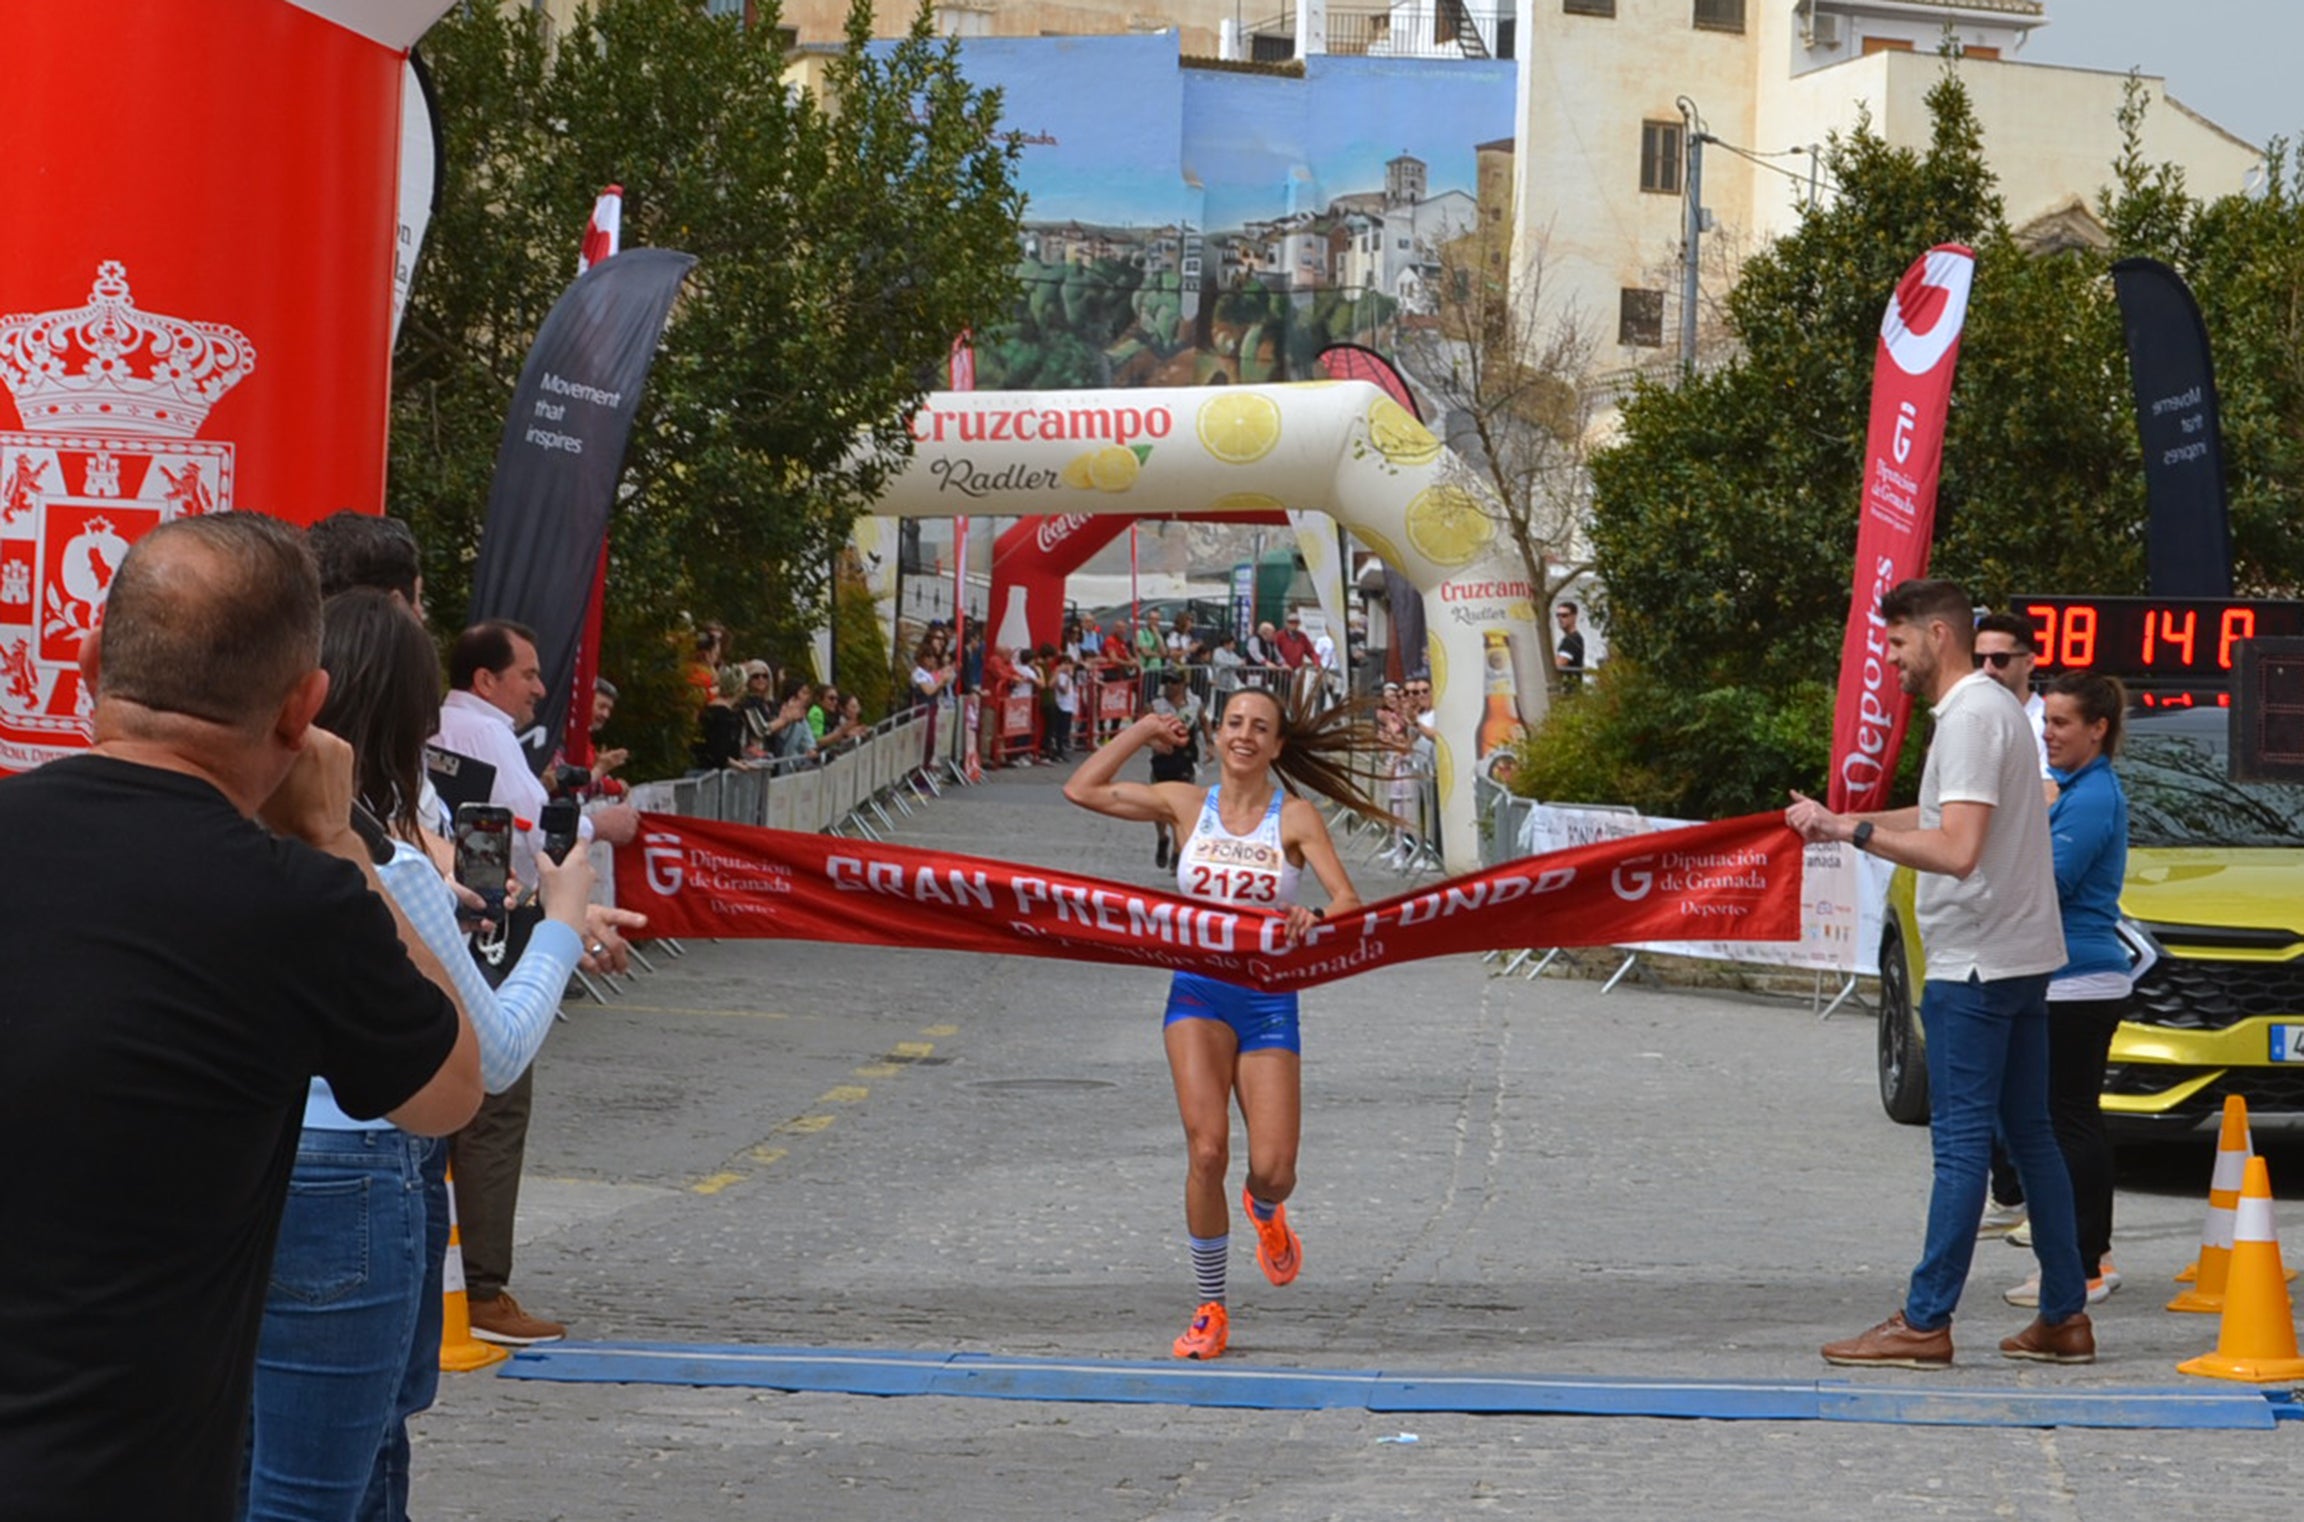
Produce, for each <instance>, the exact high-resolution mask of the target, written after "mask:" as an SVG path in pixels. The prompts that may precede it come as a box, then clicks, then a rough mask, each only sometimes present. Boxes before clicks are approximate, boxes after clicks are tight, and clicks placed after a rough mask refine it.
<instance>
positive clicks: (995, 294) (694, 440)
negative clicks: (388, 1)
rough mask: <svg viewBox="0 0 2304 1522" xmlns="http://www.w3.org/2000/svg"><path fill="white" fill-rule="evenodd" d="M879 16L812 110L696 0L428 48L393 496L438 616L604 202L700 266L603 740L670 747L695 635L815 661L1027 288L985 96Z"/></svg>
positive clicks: (610, 631)
mask: <svg viewBox="0 0 2304 1522" xmlns="http://www.w3.org/2000/svg"><path fill="white" fill-rule="evenodd" d="M871 17H872V13H871V7H870V5H869V4H868V3H864V0H859V4H858V5H857V6H856V8H855V9H854V10H853V12H852V13H851V15H850V18H849V26H848V40H847V45H846V47H845V48H844V50H843V51H842V52H841V53H840V55H839V56H838V57H837V58H835V59H833V60H832V61H831V63H830V64H829V67H828V70H827V76H826V100H827V103H823V104H820V103H819V102H818V101H817V100H816V99H815V98H814V97H812V96H810V95H808V94H807V93H805V92H800V91H795V90H793V89H792V88H791V87H790V86H789V85H788V84H787V82H786V80H785V78H784V71H785V66H786V61H787V60H786V58H785V54H784V51H783V48H782V45H781V43H780V42H779V40H778V34H777V29H776V27H775V26H774V25H773V24H772V23H773V18H772V17H770V18H764V19H763V20H762V21H761V22H760V23H759V24H755V25H753V26H749V27H746V26H743V25H741V24H739V22H738V21H737V20H736V19H734V18H722V17H713V16H708V15H706V14H705V11H704V7H703V6H702V5H701V4H700V3H698V0H602V3H601V4H599V5H598V6H597V7H596V8H593V9H588V10H583V11H579V12H578V14H577V16H576V17H575V19H574V20H573V22H571V23H570V24H569V25H568V26H566V27H565V28H563V29H562V31H561V33H560V35H559V36H558V37H557V39H554V40H548V39H547V38H546V36H545V35H544V31H543V26H542V22H541V19H540V17H539V16H538V15H537V14H536V13H534V12H533V11H531V10H530V9H528V8H526V7H519V8H512V7H502V6H496V5H474V6H463V7H459V8H458V9H457V10H456V11H455V12H453V13H451V14H450V16H449V17H447V18H446V19H444V20H443V21H442V22H441V23H440V24H439V25H438V26H437V27H435V28H434V29H433V31H432V33H431V34H430V35H429V36H428V37H427V39H426V41H425V44H424V52H425V55H426V58H427V60H428V61H429V63H430V65H431V67H432V70H433V75H434V79H435V82H436V83H437V85H438V88H439V94H440V101H441V129H442V135H443V137H444V139H445V142H446V149H447V152H446V162H445V165H444V170H443V172H444V181H445V195H444V204H443V205H442V208H441V211H440V214H439V215H438V216H437V217H436V218H435V219H434V222H433V225H432V230H431V234H430V238H429V241H428V247H427V250H426V255H425V260H424V264H423V267H422V269H421V270H420V271H419V273H418V277H417V281H416V286H415V291H414V295H413V298H412V300H411V303H410V307H409V311H408V314H407V317H406V319H405V321H404V323H403V326H402V332H401V340H400V347H399V350H398V353H397V355H396V356H395V366H394V380H393V428H392V473H391V482H390V488H389V495H390V502H391V505H392V508H393V510H394V511H395V512H396V513H399V514H401V515H403V516H405V517H407V518H408V519H409V520H410V521H411V522H412V523H413V525H414V526H415V527H416V529H417V532H418V535H419V537H420V538H421V539H422V540H423V542H424V545H425V550H426V557H427V560H426V580H427V583H428V585H429V586H430V588H431V589H432V598H433V601H434V603H435V606H437V607H438V609H439V610H440V612H441V614H442V616H443V618H445V619H458V618H461V616H462V614H463V610H464V606H465V603H466V600H467V596H468V590H467V589H468V587H469V584H470V568H471V564H472V560H473V557H474V555H475V554H476V552H477V548H478V539H479V534H480V528H481V524H482V522H483V521H484V518H485V512H486V503H487V495H488V481H489V477H490V475H491V472H492V471H493V468H494V463H495V454H496V447H497V442H498V438H499V435H500V432H501V429H502V427H503V419H504V413H505V408H506V406H507V405H508V403H509V401H510V398H511V393H512V388H513V384H514V382H515V381H516V380H517V378H518V375H519V370H520V365H521V363H522V361H523V360H524V359H525V358H526V355H527V351H528V346H529V344H530V343H531V341H532V340H533V338H534V335H535V332H536V328H537V325H538V324H539V323H540V322H541V321H542V320H543V317H544V315H545V313H546V312H547V311H549V310H550V308H551V305H552V302H553V301H554V300H555V299H557V297H558V296H559V294H560V293H561V291H562V290H563V289H565V287H566V285H567V283H568V281H569V279H570V278H571V277H572V276H573V274H574V259H575V244H576V239H577V235H578V234H579V233H580V232H581V231H582V229H583V226H584V219H585V216H586V213H587V211H588V209H589V207H590V205H591V202H592V198H593V196H594V195H595V194H596V193H597V192H598V190H599V187H600V186H602V185H604V184H608V183H610V182H615V183H620V184H621V185H622V186H623V187H624V191H625V219H624V237H625V242H626V244H627V246H634V247H637V246H644V245H652V246H659V247H668V248H679V249H684V250H686V251H688V252H690V253H693V254H695V255H697V256H698V258H699V259H700V261H701V262H700V264H699V265H698V267H697V270H696V272H695V273H694V274H693V275H692V276H691V277H690V278H689V281H688V284H687V286H686V289H685V290H684V292H683V294H682V298H681V301H680V304H679V306H678V307H677V308H676V310H675V313H674V316H673V320H672V324H671V327H670V329H669V331H668V332H667V334H666V337H665V341H664V347H663V350H662V352H661V354H660V355H659V356H658V359H657V362H656V368H655V372H654V374H653V376H652V378H651V381H650V385H649V389H648V394H647V397H646V399H645V401H644V403H643V405H642V408H641V412H640V415H639V418H638V420H637V422H636V425H635V427H634V430H633V435H632V442H631V447H630V450H629V452H628V455H627V458H626V470H625V477H624V486H623V496H622V498H621V500H620V501H619V503H618V509H617V513H616V518H615V522H614V526H613V529H612V535H613V557H612V560H611V565H610V572H609V598H608V605H607V611H608V617H607V632H606V637H605V639H604V642H603V643H604V647H605V648H604V652H603V653H604V666H605V669H607V670H608V671H609V672H611V673H612V674H614V675H615V676H616V677H617V678H618V679H619V681H620V682H621V683H622V684H623V685H624V688H625V692H626V700H625V705H624V708H620V711H619V721H620V722H619V728H620V729H625V726H624V724H623V722H622V721H623V719H624V710H625V709H626V708H628V709H630V710H631V712H632V713H633V715H634V717H635V718H636V719H638V720H639V721H640V722H639V723H636V724H634V725H633V726H632V727H631V728H630V729H625V734H626V736H627V738H630V739H633V740H634V741H635V749H636V750H639V751H641V754H640V756H639V757H638V762H637V763H636V764H646V765H648V766H650V767H662V766H666V765H669V764H671V763H672V762H673V761H674V760H676V759H677V758H678V756H679V753H680V752H681V750H682V748H683V746H684V741H685V729H686V716H685V714H684V713H683V712H682V711H681V709H680V699H679V698H678V696H677V693H676V688H677V665H678V657H677V653H676V651H674V650H673V649H672V647H671V646H669V645H667V643H666V639H667V635H668V634H669V633H671V632H672V631H674V630H676V629H677V628H678V627H680V626H681V625H682V624H683V623H684V622H685V621H686V620H687V619H689V618H694V619H696V620H699V621H700V620H704V619H719V620H721V621H723V622H725V623H726V624H728V625H729V626H730V627H731V628H732V629H734V630H735V631H736V632H737V636H738V642H739V648H740V650H742V651H743V653H746V654H750V653H753V652H755V651H757V652H762V653H770V654H781V655H783V656H784V657H785V658H787V659H791V658H795V657H797V655H798V654H799V652H801V651H802V650H803V649H804V648H805V645H806V638H807V635H808V631H809V630H811V629H813V628H815V627H817V626H818V625H819V624H820V623H821V621H822V618H823V614H824V609H825V602H826V593H827V579H828V570H829V567H830V565H831V563H832V557H833V552H834V550H835V548H836V547H837V546H838V545H839V544H840V543H841V542H842V541H843V540H844V539H845V538H846V537H847V534H848V532H849V528H850V525H851V523H852V521H853V519H854V517H855V515H856V514H857V513H858V512H859V511H860V510H862V509H864V508H865V507H867V506H868V505H869V504H870V503H871V502H872V501H873V499H874V497H875V496H876V494H877V491H878V489H879V486H880V484H881V483H882V482H883V481H884V480H885V479H886V477H887V475H888V474H889V472H890V471H891V470H892V469H893V468H895V467H896V466H897V465H898V464H899V463H900V462H901V461H902V459H903V458H904V457H905V455H906V453H907V450H908V435H907V432H906V425H907V423H908V421H909V417H910V413H911V411H912V409H913V408H914V407H915V406H916V405H917V404H918V400H919V397H920V395H921V393H922V391H923V390H924V389H926V387H927V386H928V385H930V384H932V383H933V380H934V378H935V377H936V376H937V375H938V373H939V372H940V368H941V364H942V361H943V358H944V355H945V353H946V351H947V348H948V346H949V345H950V343H951V340H952V336H953V335H954V334H955V333H957V332H959V331H961V330H962V329H966V328H971V327H976V328H980V327H983V326H985V325H986V323H987V322H988V321H989V320H990V319H992V318H995V317H998V316H1000V315H1003V314H1005V312H1006V311H1007V310H1008V307H1009V305H1010V303H1011V301H1012V300H1013V298H1014V296H1015V293H1016V289H1017V283H1016V280H1015V277H1014V273H1013V270H1012V265H1013V262H1014V260H1015V257H1016V234H1017V226H1018V218H1019V216H1020V214H1021V211H1022V198H1021V195H1020V193H1019V192H1018V190H1017V188H1016V184H1015V163H1016V157H1017V149H1016V147H1015V146H1014V144H1013V143H1012V142H1011V141H1010V140H1009V139H1008V138H1007V137H1006V136H1004V135H1003V134H1001V133H1000V132H999V130H998V112H999V100H998V96H997V94H996V93H994V92H986V91H980V90H977V89H974V88H972V87H971V86H970V85H969V84H968V83H967V81H966V80H965V79H964V78H963V77H962V76H961V74H960V72H959V69H958V65H957V61H956V53H955V48H954V45H953V44H951V43H949V42H944V41H939V40H938V39H937V38H936V37H935V35H934V32H933V28H932V26H931V23H930V19H929V14H928V12H927V10H926V9H925V8H923V10H922V11H921V13H920V15H919V16H918V18H916V20H915V21H914V22H913V24H912V26H911V29H910V30H909V32H908V33H907V34H906V35H905V36H904V37H903V38H901V39H898V40H896V41H894V42H892V43H878V44H875V43H873V42H872V41H871V25H872V20H871ZM658 719H661V720H665V721H667V723H666V724H665V725H664V726H663V728H664V732H663V733H662V734H661V735H657V734H656V730H657V728H658V727H659V726H658V725H657V724H655V723H653V722H651V721H654V720H658ZM652 737H653V738H652ZM651 746H652V747H653V749H650V747H651Z"/></svg>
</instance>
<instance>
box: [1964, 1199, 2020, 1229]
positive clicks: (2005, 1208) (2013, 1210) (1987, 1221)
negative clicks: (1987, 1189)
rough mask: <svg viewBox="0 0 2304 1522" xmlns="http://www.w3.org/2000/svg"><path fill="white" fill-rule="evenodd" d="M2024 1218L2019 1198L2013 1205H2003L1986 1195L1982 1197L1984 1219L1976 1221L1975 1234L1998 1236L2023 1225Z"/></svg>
mask: <svg viewBox="0 0 2304 1522" xmlns="http://www.w3.org/2000/svg"><path fill="white" fill-rule="evenodd" d="M2025 1220H2026V1212H2025V1209H2024V1204H2023V1202H2022V1201H2021V1200H2019V1201H2018V1202H2017V1203H2015V1204H2013V1205H2003V1204H2001V1203H2000V1202H1999V1201H1998V1200H1995V1199H1993V1198H1992V1197H1991V1196H1990V1195H1986V1196H1985V1197H1984V1219H1983V1220H1981V1221H1978V1222H1977V1223H1976V1234H1977V1235H1978V1236H1980V1237H1996V1236H2000V1235H2002V1234H2003V1233H2006V1232H2009V1231H2013V1230H2014V1229H2015V1228H2017V1227H2019V1226H2021V1225H2023V1224H2024V1223H2025Z"/></svg>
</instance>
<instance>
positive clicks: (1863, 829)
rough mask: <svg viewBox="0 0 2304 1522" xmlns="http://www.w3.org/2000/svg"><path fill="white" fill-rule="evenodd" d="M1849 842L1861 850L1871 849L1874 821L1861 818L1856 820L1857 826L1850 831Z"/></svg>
mask: <svg viewBox="0 0 2304 1522" xmlns="http://www.w3.org/2000/svg"><path fill="white" fill-rule="evenodd" d="M1848 843H1849V844H1850V845H1852V846H1854V847H1855V848H1856V849H1857V850H1859V851H1869V850H1871V849H1872V821H1871V820H1869V819H1859V820H1858V821H1856V828H1855V829H1854V830H1853V831H1851V832H1850V833H1849V836H1848Z"/></svg>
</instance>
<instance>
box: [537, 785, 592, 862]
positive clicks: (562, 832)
mask: <svg viewBox="0 0 2304 1522" xmlns="http://www.w3.org/2000/svg"><path fill="white" fill-rule="evenodd" d="M582 817H583V814H582V812H581V811H580V810H579V809H578V808H577V807H576V800H575V799H573V798H555V799H553V800H552V801H551V802H550V803H547V804H545V805H544V820H543V823H544V854H545V855H546V856H549V857H551V858H552V860H553V861H554V862H555V863H558V862H563V861H566V860H567V859H568V853H569V852H570V851H573V850H575V849H576V841H577V838H578V836H577V828H576V821H577V820H579V819H580V818H582Z"/></svg>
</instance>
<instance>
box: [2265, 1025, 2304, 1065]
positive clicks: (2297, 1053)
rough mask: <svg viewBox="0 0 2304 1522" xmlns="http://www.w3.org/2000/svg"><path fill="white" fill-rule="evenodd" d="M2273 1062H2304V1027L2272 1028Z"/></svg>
mask: <svg viewBox="0 0 2304 1522" xmlns="http://www.w3.org/2000/svg"><path fill="white" fill-rule="evenodd" d="M2272 1060H2273V1061H2274V1062H2304V1025H2275V1026H2273V1027H2272Z"/></svg>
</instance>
